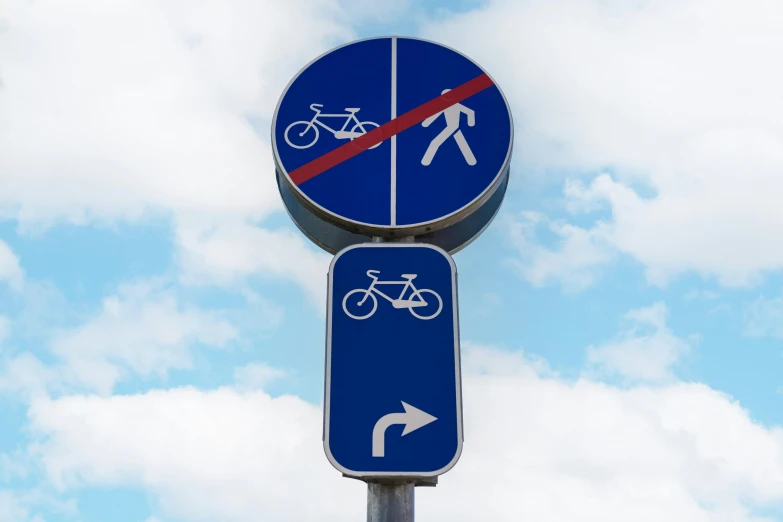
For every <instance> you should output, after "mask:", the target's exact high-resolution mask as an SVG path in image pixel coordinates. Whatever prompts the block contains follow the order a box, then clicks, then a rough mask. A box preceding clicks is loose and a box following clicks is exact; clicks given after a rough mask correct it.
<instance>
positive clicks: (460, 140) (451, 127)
mask: <svg viewBox="0 0 783 522" xmlns="http://www.w3.org/2000/svg"><path fill="white" fill-rule="evenodd" d="M450 90H451V89H443V92H441V94H446V93H447V92H449V91H450ZM462 112H464V113H465V114H466V115H467V117H468V126H470V127H473V126H474V125H475V124H476V114H475V113H474V112H473V111H472V110H471V109H468V108H467V107H465V106H464V105H462V104H461V103H455V104H454V105H452V106H451V107H449V108H448V109H445V110H442V111H441V112H439V113H437V114H433V115H432V116H430V117H429V118H427V119H426V120H424V121H423V122H421V125H422V127H429V126H430V125H431V124H432V122H434V121H435V120H436V119H438V116H440V115H441V114H443V116H444V117H445V118H446V128H445V129H443V130H442V131H441V132H440V134H438V135H437V136H435V138H434V139H433V140H432V142H431V143H430V146H429V147H427V152H425V153H424V157H423V158H421V164H422V165H424V166H425V167H426V166H427V165H429V164H430V163H432V158H434V157H435V153H436V152H438V149H439V148H440V146H441V145H443V143H444V142H445V141H446V140H447V139H449V138H450V137H451V136H454V141H456V142H457V146H458V147H459V150H460V152H462V155H463V156H465V161H467V162H468V165H471V166H473V165H475V164H476V157H475V156H474V155H473V151H472V150H470V146H469V145H468V142H467V140H466V139H465V136H464V135H463V134H462V131H461V130H459V118H460V113H462Z"/></svg>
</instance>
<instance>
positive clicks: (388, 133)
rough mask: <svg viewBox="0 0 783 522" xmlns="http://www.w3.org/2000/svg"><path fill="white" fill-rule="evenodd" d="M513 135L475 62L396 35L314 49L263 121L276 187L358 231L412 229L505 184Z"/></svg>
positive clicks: (469, 207)
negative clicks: (317, 53)
mask: <svg viewBox="0 0 783 522" xmlns="http://www.w3.org/2000/svg"><path fill="white" fill-rule="evenodd" d="M512 141H513V125H512V120H511V112H510V110H509V107H508V103H507V102H506V99H505V97H504V96H503V94H502V93H501V91H500V89H499V88H498V86H497V85H496V84H495V82H494V81H493V80H492V78H491V77H490V76H489V75H488V74H487V73H486V72H485V71H484V70H483V69H482V68H481V67H479V66H478V65H477V64H476V63H475V62H473V61H472V60H471V59H469V58H467V57H466V56H464V55H462V54H460V53H458V52H457V51H454V50H452V49H450V48H448V47H445V46H442V45H440V44H436V43H433V42H429V41H425V40H420V39H415V38H402V37H386V38H372V39H367V40H360V41H357V42H353V43H350V44H347V45H343V46H341V47H338V48H336V49H334V50H332V51H329V52H328V53H326V54H324V55H322V56H321V57H319V58H317V59H316V60H314V61H313V62H311V63H310V64H309V65H307V66H306V67H305V68H304V69H302V70H301V71H300V72H299V74H297V75H296V76H295V77H294V79H293V80H292V81H291V82H290V84H289V85H288V87H287V88H286V89H285V91H284V92H283V95H282V97H281V98H280V101H279V103H278V106H277V109H276V110H275V115H274V119H273V123H272V146H273V150H274V156H275V163H276V168H277V173H278V182H279V184H280V185H281V187H280V188H281V192H283V196H284V199H286V195H287V194H290V195H291V196H293V198H288V199H294V200H296V202H297V204H298V205H301V206H302V207H304V208H305V209H306V211H308V212H310V213H312V214H313V215H314V216H315V217H316V218H317V219H319V220H323V221H325V222H327V223H331V224H333V225H336V226H337V227H339V228H340V229H344V230H347V231H350V232H351V233H353V234H360V235H364V236H381V237H390V236H391V237H395V236H396V237H400V236H419V235H421V234H427V233H434V232H436V231H438V230H442V229H445V228H447V227H451V226H454V225H455V224H457V223H458V222H460V221H463V220H466V219H467V218H468V217H469V216H470V215H472V214H474V213H475V212H476V211H477V210H478V209H479V208H481V206H482V205H484V204H485V203H487V202H488V201H490V200H492V199H493V198H492V196H493V195H494V194H495V193H496V192H497V191H498V189H499V188H500V189H501V190H503V191H505V185H506V181H507V176H508V166H509V160H510V157H511V148H512ZM500 196H501V197H500V198H497V197H496V198H494V201H495V202H496V203H494V202H493V205H496V206H497V207H499V204H500V200H501V199H502V194H501V195H500ZM286 206H287V207H289V211H290V212H291V214H292V217H294V216H295V214H296V212H294V211H292V208H291V205H290V204H289V201H288V200H287V201H286ZM496 210H497V208H494V207H493V210H492V211H491V212H485V213H484V214H488V217H482V218H481V220H482V221H481V223H474V224H472V225H471V228H472V229H476V230H473V232H471V233H472V234H475V235H477V232H478V231H479V229H483V226H485V224H486V223H485V221H486V222H487V223H488V221H489V220H490V219H491V217H492V216H493V215H494V213H495V211H496ZM295 220H296V221H297V222H298V224H299V225H300V227H302V224H301V221H302V220H301V219H297V218H296V217H295ZM302 228H304V227H302ZM311 228H312V227H311ZM305 232H306V233H308V235H310V236H311V237H313V236H318V234H319V232H318V231H312V230H310V231H308V230H305ZM452 235H453V234H452ZM469 239H472V237H471V238H469ZM467 240H468V238H465V239H461V242H462V243H464V242H466V241H467ZM321 242H322V241H321ZM322 246H323V245H322Z"/></svg>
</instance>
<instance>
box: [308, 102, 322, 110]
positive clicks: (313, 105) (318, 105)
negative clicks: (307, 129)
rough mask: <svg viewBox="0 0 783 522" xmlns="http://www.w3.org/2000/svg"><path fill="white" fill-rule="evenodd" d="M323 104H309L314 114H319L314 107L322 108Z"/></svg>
mask: <svg viewBox="0 0 783 522" xmlns="http://www.w3.org/2000/svg"><path fill="white" fill-rule="evenodd" d="M323 106H324V104H323V103H311V104H310V108H311V109H312V110H314V111H315V112H321V111H320V110H318V109H316V107H323Z"/></svg>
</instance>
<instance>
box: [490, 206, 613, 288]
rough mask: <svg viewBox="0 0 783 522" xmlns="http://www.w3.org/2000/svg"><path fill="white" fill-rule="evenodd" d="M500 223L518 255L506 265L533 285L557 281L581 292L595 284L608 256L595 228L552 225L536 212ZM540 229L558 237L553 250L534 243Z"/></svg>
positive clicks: (564, 286)
mask: <svg viewBox="0 0 783 522" xmlns="http://www.w3.org/2000/svg"><path fill="white" fill-rule="evenodd" d="M503 224H504V225H505V227H506V232H507V234H508V239H509V242H510V245H511V246H512V247H513V248H514V249H515V250H517V252H518V257H517V258H516V259H511V260H509V263H510V264H511V266H513V267H514V268H515V269H516V270H517V272H518V273H519V274H520V275H521V276H522V277H523V278H524V279H525V280H527V281H529V282H530V283H531V284H533V285H535V286H543V285H546V284H549V283H552V282H557V283H560V284H561V285H562V286H563V288H564V289H565V290H567V291H579V290H583V289H584V288H586V287H588V286H590V285H591V284H593V283H594V282H595V281H596V279H597V277H598V276H599V275H600V270H601V267H602V266H603V265H604V264H606V263H607V262H608V261H609V260H610V259H611V257H612V255H611V251H610V250H609V249H608V248H607V246H606V244H605V241H604V240H603V239H602V237H601V235H602V234H601V231H600V230H598V229H595V230H584V229H581V228H579V227H575V226H573V225H569V224H567V223H563V222H553V221H551V220H549V219H547V217H546V216H544V215H543V214H541V213H538V212H523V213H521V214H520V215H519V216H518V217H517V218H513V217H510V216H507V217H506V218H505V219H504V221H503ZM541 226H546V227H547V229H548V231H549V232H551V233H553V234H555V235H556V236H557V237H558V245H557V247H556V248H554V249H551V248H548V247H546V246H544V245H543V244H542V243H541V242H540V241H539V240H538V238H537V235H536V230H537V229H538V227H541Z"/></svg>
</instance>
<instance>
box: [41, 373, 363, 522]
mask: <svg viewBox="0 0 783 522" xmlns="http://www.w3.org/2000/svg"><path fill="white" fill-rule="evenodd" d="M30 419H31V422H32V426H34V428H35V429H36V430H37V431H39V432H40V433H42V434H45V435H47V437H48V440H46V441H45V442H43V444H42V445H41V446H40V447H39V448H38V449H37V451H39V452H40V455H41V456H42V458H43V463H44V465H45V467H46V471H47V473H48V475H49V476H50V477H51V479H52V480H53V481H54V484H55V485H56V486H58V487H72V486H76V485H78V484H113V485H133V486H141V487H144V488H150V489H151V490H152V491H154V492H155V493H156V494H158V495H159V496H160V504H161V506H162V507H163V508H164V510H165V511H166V512H168V513H170V514H172V515H173V517H174V518H184V519H188V520H221V521H234V520H237V521H239V520H248V521H250V520H258V519H259V517H260V518H262V519H264V520H278V521H283V520H291V521H305V520H342V519H344V518H343V517H348V518H355V519H359V518H360V516H361V514H362V512H363V511H364V505H363V502H364V490H363V488H362V485H361V484H360V483H358V482H354V481H349V480H345V479H342V478H341V476H340V474H339V473H338V472H337V471H335V470H334V469H333V468H332V467H331V465H330V464H329V463H328V462H327V460H326V457H325V456H324V454H323V449H322V446H321V440H320V437H321V413H320V411H319V409H318V408H317V407H315V406H313V405H310V404H308V403H306V402H304V401H302V400H300V399H298V398H296V397H291V396H283V397H278V398H274V399H273V398H271V397H269V396H268V395H266V394H264V393H262V392H251V393H246V394H240V393H238V392H236V391H234V390H230V389H219V390H215V391H198V390H195V389H191V388H180V389H176V390H169V391H155V392H150V393H147V394H145V395H135V396H114V397H108V398H100V397H95V396H93V397H84V396H74V397H69V398H64V399H61V400H57V401H49V400H45V401H39V402H37V403H35V404H34V405H33V406H32V408H31V410H30ZM79 419H81V420H79ZM85 420H87V422H85ZM302 499H308V501H307V502H303V501H302Z"/></svg>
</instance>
